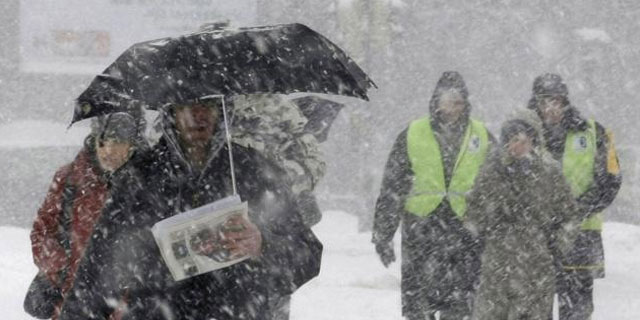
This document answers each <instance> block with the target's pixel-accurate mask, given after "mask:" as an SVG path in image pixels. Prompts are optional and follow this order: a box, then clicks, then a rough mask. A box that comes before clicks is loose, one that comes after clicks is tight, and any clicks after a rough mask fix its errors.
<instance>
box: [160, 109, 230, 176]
mask: <svg viewBox="0 0 640 320" xmlns="http://www.w3.org/2000/svg"><path fill="white" fill-rule="evenodd" d="M174 107H175V105H165V106H163V107H162V108H161V109H160V120H159V123H158V124H157V126H158V127H159V129H160V131H161V132H162V137H161V140H164V141H165V143H166V145H167V150H168V152H169V153H171V158H172V160H174V161H177V162H178V163H180V164H181V165H183V166H184V167H185V168H188V170H189V172H190V173H196V172H198V170H197V169H195V168H193V166H192V165H191V163H190V162H189V161H188V159H187V157H186V154H185V151H184V149H183V147H182V145H181V143H180V139H179V138H178V132H177V129H176V117H175V111H174V110H175V108H174ZM226 109H227V110H226V111H227V122H228V124H229V127H230V128H232V125H231V123H232V122H233V112H231V111H229V107H227V108H226ZM219 112H220V117H218V122H217V123H216V129H215V132H214V133H213V137H211V141H210V143H209V145H210V147H209V156H208V159H207V161H206V164H205V166H204V168H202V170H200V173H202V172H204V171H206V169H207V168H208V167H209V166H210V165H211V161H212V160H213V159H214V158H215V157H216V156H217V155H218V153H219V152H220V151H221V150H222V149H223V147H224V146H225V145H226V143H227V141H226V129H225V128H226V125H225V117H224V115H223V110H222V108H220V110H219ZM230 130H231V129H230Z"/></svg>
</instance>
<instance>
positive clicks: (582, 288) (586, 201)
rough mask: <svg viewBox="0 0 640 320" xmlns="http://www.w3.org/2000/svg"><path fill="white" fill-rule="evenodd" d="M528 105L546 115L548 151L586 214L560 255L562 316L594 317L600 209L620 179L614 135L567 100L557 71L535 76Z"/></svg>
mask: <svg viewBox="0 0 640 320" xmlns="http://www.w3.org/2000/svg"><path fill="white" fill-rule="evenodd" d="M528 108H529V109H531V110H534V111H535V113H537V115H538V116H539V117H540V119H541V120H542V123H543V131H544V139H545V145H546V150H547V151H548V152H549V153H550V154H551V155H552V156H553V158H555V159H556V160H557V161H559V162H560V164H561V165H562V171H563V174H564V176H565V179H566V181H567V183H568V184H569V186H570V187H571V191H572V193H573V196H574V197H575V198H576V200H577V203H578V206H579V208H580V210H581V211H582V212H583V216H584V222H583V223H582V226H581V231H580V233H579V235H578V237H577V238H576V240H575V242H574V244H573V248H572V249H571V250H570V251H569V253H568V254H566V255H565V256H564V257H561V258H559V259H558V269H559V270H558V276H557V280H556V293H557V294H558V303H559V310H560V319H561V320H569V319H571V320H574V319H575V320H582V319H590V317H591V313H592V312H593V281H594V279H596V278H603V277H604V248H603V245H602V235H601V232H602V223H603V216H602V211H603V210H604V209H605V208H607V207H608V206H609V205H610V204H611V202H613V199H614V198H615V196H616V194H617V193H618V190H619V189H620V184H621V176H620V167H619V165H618V158H617V155H616V151H615V148H614V145H613V135H612V133H611V131H609V130H607V129H605V128H604V127H603V126H602V125H600V124H599V123H597V122H595V121H594V120H587V119H584V118H583V117H581V116H580V114H579V113H578V111H577V110H576V109H575V108H574V107H573V106H572V105H571V104H570V102H569V91H568V89H567V86H566V84H565V83H564V82H563V81H562V78H561V77H560V76H558V75H556V74H549V73H547V74H544V75H541V76H539V77H537V78H536V79H535V81H534V82H533V97H532V98H531V100H530V101H529V104H528ZM541 201H543V200H541Z"/></svg>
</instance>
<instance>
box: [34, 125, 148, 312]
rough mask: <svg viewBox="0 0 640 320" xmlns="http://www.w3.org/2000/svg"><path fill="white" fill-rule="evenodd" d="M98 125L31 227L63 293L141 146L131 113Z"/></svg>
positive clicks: (40, 257)
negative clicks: (119, 177)
mask: <svg viewBox="0 0 640 320" xmlns="http://www.w3.org/2000/svg"><path fill="white" fill-rule="evenodd" d="M98 123H99V124H98V126H97V128H94V130H93V132H92V133H91V134H90V135H89V136H88V137H87V138H86V139H85V143H84V147H83V148H82V150H80V152H79V153H78V155H77V156H76V158H75V159H74V160H73V161H72V162H71V163H69V164H67V165H65V166H63V167H61V168H60V169H58V171H57V172H56V173H55V175H54V178H53V182H52V184H51V186H50V188H49V191H48V193H47V196H46V197H45V200H44V203H43V204H42V206H41V207H40V209H39V210H38V215H37V217H36V219H35V221H34V223H33V229H32V231H31V249H32V252H33V259H34V262H35V264H36V266H37V267H38V269H39V270H40V271H41V272H43V273H44V274H45V275H46V277H47V279H48V280H49V281H51V283H52V284H53V286H54V287H57V288H59V289H60V292H61V293H62V296H63V297H64V296H65V295H66V293H67V292H68V291H69V290H70V289H71V288H72V285H73V282H74V278H75V277H74V274H75V272H76V270H77V267H78V263H79V262H80V260H81V258H82V256H83V252H84V249H85V247H86V246H87V245H88V242H89V237H90V235H91V234H92V232H93V228H94V225H95V223H96V222H97V220H98V218H99V216H100V213H101V212H102V209H103V207H104V205H105V202H106V200H107V198H108V197H109V181H110V179H111V177H112V176H113V174H114V173H115V172H117V171H118V169H119V168H121V167H122V166H123V165H124V164H125V163H126V162H127V161H128V160H129V159H130V158H131V156H132V155H133V153H134V151H135V150H136V145H139V143H137V142H139V139H140V137H139V135H138V130H137V127H138V126H137V124H136V121H135V119H134V118H133V117H132V116H131V115H129V114H127V113H114V114H110V115H108V116H105V117H104V118H103V119H101V120H100V121H98ZM60 304H61V303H60ZM58 309H59V306H58V307H57V308H56V310H55V311H54V314H53V317H52V319H56V318H57V316H58V312H59V310H58ZM112 318H114V317H112ZM115 318H117V317H115Z"/></svg>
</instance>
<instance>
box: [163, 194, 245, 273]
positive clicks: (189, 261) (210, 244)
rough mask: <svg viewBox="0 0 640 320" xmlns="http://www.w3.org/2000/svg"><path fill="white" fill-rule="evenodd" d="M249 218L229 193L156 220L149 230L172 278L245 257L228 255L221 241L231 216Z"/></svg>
mask: <svg viewBox="0 0 640 320" xmlns="http://www.w3.org/2000/svg"><path fill="white" fill-rule="evenodd" d="M238 215H240V216H243V217H244V218H245V219H248V207H247V203H246V202H242V201H241V200H240V197H239V196H230V197H226V198H224V199H221V200H218V201H216V202H213V203H210V204H207V205H204V206H202V207H198V208H195V209H192V210H189V211H186V212H183V213H180V214H177V215H175V216H173V217H170V218H167V219H164V220H162V221H159V222H158V223H156V224H155V225H154V226H153V227H152V228H151V232H152V233H153V237H154V238H155V240H156V243H157V244H158V247H159V248H160V253H161V254H162V258H163V259H164V262H165V264H166V265H167V267H168V268H169V270H170V271H171V275H172V276H173V279H174V280H175V281H180V280H183V279H187V278H190V277H193V276H196V275H199V274H203V273H206V272H210V271H213V270H218V269H222V268H226V267H228V266H231V265H234V264H236V263H238V262H240V261H243V260H245V259H247V258H248V257H247V256H243V257H239V258H234V259H232V258H231V257H230V253H229V251H228V250H226V249H225V248H223V247H222V245H221V244H220V242H221V241H220V240H221V239H222V233H223V231H224V229H225V226H224V225H223V224H224V223H225V222H226V221H227V220H228V219H229V218H231V217H233V216H238Z"/></svg>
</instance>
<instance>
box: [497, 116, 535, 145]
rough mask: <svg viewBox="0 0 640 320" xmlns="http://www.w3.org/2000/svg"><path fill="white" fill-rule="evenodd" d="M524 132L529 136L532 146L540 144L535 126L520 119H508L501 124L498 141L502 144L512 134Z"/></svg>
mask: <svg viewBox="0 0 640 320" xmlns="http://www.w3.org/2000/svg"><path fill="white" fill-rule="evenodd" d="M520 133H524V134H526V135H527V136H529V137H530V138H531V142H532V143H533V146H534V148H535V147H538V146H539V145H540V139H539V134H538V131H537V130H536V128H535V127H534V126H533V125H531V124H530V123H528V122H527V121H525V120H522V119H515V120H509V121H507V122H505V123H504V124H503V125H502V129H501V132H500V143H501V144H502V145H503V146H504V145H507V143H509V141H510V140H511V138H513V137H514V136H516V135H518V134H520Z"/></svg>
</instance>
